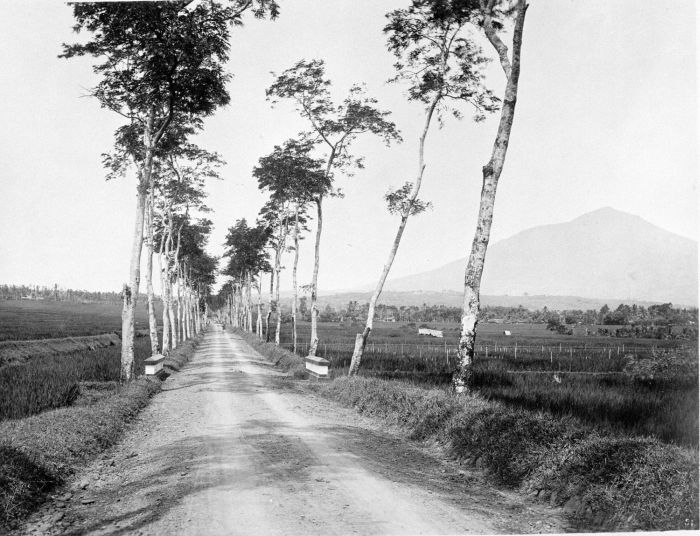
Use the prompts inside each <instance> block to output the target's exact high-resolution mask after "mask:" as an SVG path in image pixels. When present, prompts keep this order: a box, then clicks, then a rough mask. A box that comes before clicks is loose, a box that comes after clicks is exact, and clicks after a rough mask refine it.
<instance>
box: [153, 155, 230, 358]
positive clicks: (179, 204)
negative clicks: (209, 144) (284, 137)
mask: <svg viewBox="0 0 700 536" xmlns="http://www.w3.org/2000/svg"><path fill="white" fill-rule="evenodd" d="M223 165H224V161H223V160H222V159H221V157H220V156H219V155H218V154H217V153H212V152H209V151H206V150H204V149H202V148H200V147H198V146H197V145H195V144H193V143H189V142H186V141H183V142H178V143H173V144H170V145H169V146H168V145H166V146H165V147H164V149H163V151H161V153H160V154H159V155H158V158H157V159H156V161H155V164H154V172H153V175H154V176H155V177H156V180H155V187H156V189H155V203H154V204H155V209H156V212H155V219H154V240H153V242H154V244H156V243H157V244H159V249H158V251H157V253H158V260H159V268H160V281H161V298H162V301H163V352H164V353H168V352H169V351H170V350H172V349H174V348H175V347H176V346H177V340H178V337H177V324H176V320H175V315H174V309H173V306H174V303H173V289H172V285H173V283H174V282H175V281H174V279H175V271H176V266H177V258H178V255H179V253H178V251H177V248H176V244H177V243H178V240H177V238H178V236H179V234H180V231H181V228H182V226H183V225H184V223H185V222H186V221H187V219H188V218H189V217H191V216H192V215H200V216H202V215H204V214H206V213H207V212H209V211H210V209H209V208H208V207H207V206H206V204H205V198H206V190H205V182H206V180H207V179H221V176H220V175H219V168H221V166H223ZM148 276H149V271H148V270H147V272H146V277H147V282H148Z"/></svg>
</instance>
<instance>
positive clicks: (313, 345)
mask: <svg viewBox="0 0 700 536" xmlns="http://www.w3.org/2000/svg"><path fill="white" fill-rule="evenodd" d="M322 204H323V197H321V196H319V197H318V198H317V199H316V220H317V221H316V243H315V245H314V272H313V276H312V278H311V341H310V342H309V355H310V356H315V355H316V350H317V349H318V265H319V258H320V255H321V230H322V228H323V207H322Z"/></svg>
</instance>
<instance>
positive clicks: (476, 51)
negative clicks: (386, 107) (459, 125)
mask: <svg viewBox="0 0 700 536" xmlns="http://www.w3.org/2000/svg"><path fill="white" fill-rule="evenodd" d="M468 4H469V2H461V3H460V2H447V1H438V2H436V1H434V0H413V1H412V2H411V5H410V6H409V7H408V8H405V9H397V10H394V11H391V12H390V13H388V14H387V18H388V19H389V22H388V24H387V25H386V26H385V27H384V33H385V34H388V43H387V46H388V48H389V50H390V51H391V52H392V53H393V54H394V55H395V56H396V57H397V58H398V61H397V62H396V63H395V64H394V67H395V68H396V70H397V71H398V74H397V75H396V76H395V77H394V78H393V79H392V80H391V81H398V80H404V81H407V82H408V83H409V88H408V98H409V100H416V101H419V102H422V103H424V104H429V103H431V102H439V103H440V107H438V119H441V113H440V112H441V110H443V109H444V110H446V111H449V112H451V113H452V114H453V115H454V116H455V117H457V118H460V117H461V112H460V109H459V108H458V107H457V106H455V104H457V103H459V102H466V103H469V104H471V105H472V106H473V107H474V109H475V114H474V120H475V121H481V120H483V119H484V118H485V115H486V114H487V113H490V112H494V111H496V110H497V109H498V103H499V99H498V98H497V97H496V96H495V95H494V94H493V92H492V91H491V90H489V89H488V88H486V87H485V86H484V73H483V69H484V66H485V65H486V64H487V63H488V61H489V60H488V59H487V58H486V57H485V56H484V55H483V53H482V50H481V47H479V46H478V44H477V43H476V42H475V41H474V40H473V38H471V37H470V36H469V34H468V33H467V32H466V29H465V28H466V26H467V25H468V24H469V23H473V22H474V18H475V12H474V10H473V7H474V6H471V5H468Z"/></svg>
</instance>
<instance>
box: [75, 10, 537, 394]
mask: <svg viewBox="0 0 700 536" xmlns="http://www.w3.org/2000/svg"><path fill="white" fill-rule="evenodd" d="M186 4H187V3H186V2H171V3H155V4H150V3H145V4H135V3H123V4H122V3H117V4H77V5H75V6H74V8H73V9H74V15H75V18H76V20H77V24H76V26H75V29H76V31H81V30H86V31H88V32H89V33H90V39H89V40H87V41H86V42H83V43H78V44H72V45H64V52H63V54H62V56H63V57H66V58H70V57H73V56H83V55H91V56H94V57H95V58H96V59H98V63H96V64H95V66H94V71H95V72H96V74H97V75H99V76H100V81H99V82H98V84H97V86H96V87H94V88H93V90H92V92H91V93H92V95H93V96H94V97H96V98H97V99H98V100H99V102H100V103H101V105H102V106H103V107H105V108H108V109H110V110H112V111H114V112H115V113H117V114H119V115H120V116H122V117H123V118H125V119H126V123H125V124H124V125H122V126H121V127H120V128H118V129H117V131H116V133H115V146H114V150H113V151H112V153H110V154H107V155H105V157H104V162H105V166H106V167H107V168H108V170H109V174H108V177H115V176H122V175H124V174H125V173H126V172H127V170H128V169H131V168H133V169H135V171H136V177H137V196H136V198H137V199H136V218H135V226H134V239H133V247H132V255H131V263H130V278H129V282H128V283H127V284H125V285H124V289H123V312H122V337H123V347H122V378H123V379H124V380H128V379H130V378H131V377H132V375H133V335H134V305H135V301H136V296H137V295H138V288H139V283H140V274H141V272H140V257H141V251H142V248H143V244H144V238H145V243H146V247H147V269H146V277H147V295H148V300H149V317H150V319H151V332H152V340H153V343H152V346H153V351H154V352H156V351H158V339H157V330H156V327H155V326H156V319H155V314H154V308H153V288H152V281H151V273H152V259H153V255H154V253H155V252H156V244H158V249H157V252H158V258H159V260H160V262H161V284H163V285H164V291H163V302H164V318H163V323H164V326H165V325H168V326H169V327H168V328H167V332H166V333H164V348H163V349H164V351H166V352H167V351H168V350H169V349H171V348H172V347H174V346H175V345H176V344H177V342H178V341H180V340H182V337H183V334H184V336H185V337H186V336H188V335H189V334H190V332H191V331H195V332H196V331H197V330H198V329H199V324H200V322H201V317H200V313H201V307H200V301H201V299H202V295H203V294H206V292H207V291H208V288H209V285H210V284H211V282H212V281H213V274H214V270H215V264H216V260H215V259H213V258H211V257H209V256H208V255H207V254H206V253H205V252H204V249H203V248H204V245H205V243H206V237H207V234H208V232H209V230H210V227H211V222H209V221H208V220H206V219H202V218H200V219H199V220H196V221H195V220H194V219H193V214H199V213H201V212H203V211H205V209H206V207H205V206H204V204H203V202H202V198H203V192H202V189H201V188H202V180H203V179H204V178H211V177H216V176H217V173H216V168H217V167H218V166H219V165H221V164H222V162H221V161H220V159H219V158H218V156H217V155H215V154H212V153H208V152H207V151H205V150H203V149H200V148H198V147H197V146H195V145H194V144H192V143H191V141H190V139H191V138H192V136H193V135H195V134H196V133H198V132H199V131H200V130H201V129H202V126H203V123H202V121H203V118H205V117H207V116H209V115H211V114H212V113H214V111H215V110H216V109H217V108H218V107H220V106H222V105H225V104H227V103H228V102H229V95H228V92H227V90H226V83H227V82H228V79H229V75H228V74H227V73H226V72H225V69H224V64H225V62H226V61H227V59H228V52H229V38H230V29H231V27H233V26H236V25H239V24H241V21H242V15H243V13H244V12H246V11H248V10H251V11H252V12H253V13H254V14H255V16H258V17H265V16H268V15H269V16H271V17H276V16H277V11H278V7H277V5H276V3H275V2H274V0H233V1H231V2H228V3H225V4H223V5H220V4H217V3H214V2H210V3H201V4H196V3H195V4H194V5H195V7H191V8H188V7H187V6H186ZM526 9H527V3H526V1H525V0H413V1H412V2H411V4H410V6H409V7H408V8H406V9H400V10H395V11H393V12H391V13H389V14H388V18H389V23H388V24H387V26H386V28H385V33H386V34H387V35H388V47H389V50H390V51H391V52H393V53H394V54H395V55H396V56H397V59H398V61H397V63H396V69H397V75H396V77H395V81H407V82H408V84H409V91H408V95H409V99H411V100H416V101H419V102H422V103H424V104H425V106H426V111H425V122H424V128H423V130H422V132H421V134H420V136H419V146H418V162H417V170H416V176H415V178H414V180H413V181H409V182H407V183H406V184H404V185H403V186H402V187H401V188H399V189H397V190H395V191H393V192H390V193H388V194H387V195H386V201H387V203H388V208H389V211H390V212H392V213H394V214H397V215H398V216H399V218H400V223H399V227H398V230H397V233H396V237H395V239H394V242H393V244H392V247H391V250H390V254H389V258H388V260H387V263H386V265H385V267H384V269H383V271H382V273H381V276H380V278H379V281H378V283H377V286H376V289H375V292H374V295H373V296H372V299H371V301H370V306H369V309H368V317H367V322H366V325H365V329H364V331H363V333H361V334H358V336H357V339H356V347H355V352H354V356H353V363H352V365H351V374H356V373H357V371H358V370H359V367H360V364H361V359H362V352H363V349H364V347H365V345H366V343H367V340H368V338H369V336H370V333H371V331H372V320H373V317H374V310H375V306H376V303H377V300H378V299H379V296H380V294H381V291H382V288H383V285H384V282H385V280H386V278H387V276H388V274H389V271H390V269H391V265H392V263H393V259H394V257H395V254H396V251H397V250H398V247H399V245H400V241H401V237H402V234H403V232H404V229H405V227H406V224H407V221H408V219H409V217H410V216H412V215H415V214H418V213H420V212H422V211H424V210H425V209H426V208H427V207H428V206H429V203H426V202H424V201H421V200H420V199H419V198H418V194H419V191H420V187H421V183H422V179H423V174H424V171H425V168H426V158H425V142H426V138H427V134H428V131H429V129H430V126H431V123H432V121H433V118H437V119H438V120H440V121H442V119H443V114H444V113H446V112H451V113H453V114H454V115H455V116H456V117H460V116H461V114H462V111H461V110H460V109H459V105H460V104H463V103H468V104H469V105H471V106H472V107H473V108H474V109H475V111H476V113H475V116H474V117H475V119H476V120H481V119H483V117H484V115H485V114H486V113H490V112H494V111H496V110H497V109H499V107H500V112H501V117H500V122H499V126H498V132H497V135H496V140H495V142H494V146H493V151H492V155H491V159H490V160H489V162H488V163H487V164H486V165H485V166H484V167H483V170H482V175H483V176H482V181H483V186H482V193H481V199H480V205H479V218H478V222H477V228H476V233H475V235H474V240H473V243H472V248H471V252H470V255H469V260H468V264H467V267H466V270H465V292H464V304H463V310H462V320H461V325H462V327H461V336H460V345H459V355H460V365H459V369H458V370H457V371H456V372H455V376H454V387H455V390H457V391H458V392H461V391H463V390H464V389H465V388H466V387H467V386H468V385H469V383H470V377H471V370H472V363H473V357H474V344H475V338H476V329H477V321H478V312H479V287H480V282H481V275H482V272H483V265H484V260H485V256H486V249H487V246H488V241H489V235H490V228H491V222H492V218H493V208H494V201H495V195H496V188H497V184H498V180H499V178H500V174H501V171H502V169H503V165H504V162H505V155H506V150H507V147H508V142H509V138H510V131H511V128H512V124H513V118H514V112H515V103H516V97H517V91H518V80H519V74H520V52H521V45H522V34H523V26H524V20H525V12H526ZM510 26H512V32H511V33H512V50H511V51H510V54H509V50H508V47H507V46H506V45H505V42H504V40H503V35H504V33H506V30H507V27H510ZM470 30H471V31H472V33H470ZM473 30H476V32H477V33H480V34H481V35H483V36H484V37H485V41H486V42H488V43H489V46H490V47H491V48H492V49H493V50H494V51H495V55H496V56H497V58H498V60H499V62H500V64H501V66H502V68H503V71H504V73H505V76H506V87H505V94H504V98H503V100H502V103H499V99H498V98H497V97H496V96H495V95H494V94H493V93H492V92H491V91H490V90H489V89H488V88H487V87H485V84H484V76H483V72H482V69H483V66H484V65H485V63H486V62H487V61H489V59H490V58H489V57H488V56H487V55H486V54H485V53H484V52H483V51H482V48H481V47H480V46H479V44H478V43H477V41H476V40H475V32H474V31H473ZM329 86H330V80H328V79H327V78H326V76H325V65H324V63H323V61H322V60H311V61H306V60H301V61H299V62H298V63H296V64H295V65H293V66H292V67H291V68H289V69H287V70H286V71H284V72H283V73H281V74H280V75H278V76H276V78H275V81H274V82H273V84H272V85H271V86H270V87H269V88H268V90H267V97H268V99H269V100H270V101H271V102H272V103H273V104H275V103H277V102H279V101H282V100H285V101H291V102H292V103H293V104H294V107H295V109H296V111H297V112H298V113H299V114H300V116H301V117H303V118H304V119H305V120H306V121H307V123H308V126H309V128H308V130H307V131H305V132H302V133H301V134H300V135H299V137H298V139H294V140H288V141H287V142H285V143H284V144H283V145H282V146H278V147H275V148H274V150H273V152H272V153H271V154H270V155H268V156H266V157H263V158H261V159H260V162H259V165H258V166H257V167H256V168H255V170H254V172H253V174H254V176H255V177H257V179H258V184H259V186H260V188H261V189H263V190H265V191H267V192H268V193H269V195H270V197H269V201H268V202H267V204H266V205H265V207H263V209H262V210H261V213H260V217H259V220H258V222H256V225H255V227H249V226H248V224H247V222H246V221H245V220H240V221H239V222H237V223H236V225H235V226H234V227H232V228H231V229H230V230H229V231H230V232H229V236H228V237H227V247H228V249H227V252H226V256H227V257H228V259H229V261H228V266H227V267H226V270H225V272H226V273H227V274H228V275H229V276H231V277H232V278H233V279H232V281H231V282H230V284H229V286H228V290H229V291H230V299H229V308H228V310H229V314H230V316H231V319H232V321H234V322H235V323H237V324H240V325H242V326H243V327H245V328H246V329H250V330H252V297H251V294H252V288H253V286H256V287H257V291H258V305H257V307H258V318H257V322H256V328H255V329H256V331H257V332H258V333H259V334H261V331H262V319H261V314H262V299H261V294H262V289H261V286H262V282H261V274H262V272H265V271H269V272H270V274H271V277H270V297H269V308H268V314H267V320H266V323H267V324H268V327H267V330H266V331H267V337H268V339H269V337H270V329H269V319H270V315H271V314H272V312H273V310H274V309H279V307H278V302H279V280H280V277H279V276H280V271H281V257H282V254H283V252H284V251H285V250H286V249H288V246H287V240H288V239H289V235H290V233H291V235H292V241H293V244H294V245H293V246H292V247H291V249H293V250H294V251H295V262H294V269H293V275H294V280H295V281H294V283H295V284H294V287H295V289H296V288H297V285H296V277H295V275H296V263H297V259H298V252H299V243H300V239H301V233H302V232H303V231H304V230H306V222H307V220H308V219H309V218H310V217H311V216H310V214H309V208H310V207H311V206H313V205H315V209H316V210H315V218H316V236H315V243H314V266H313V275H312V280H311V284H310V285H309V289H310V291H311V341H310V354H311V355H315V353H316V349H317V347H318V340H319V338H318V326H317V319H318V313H319V311H318V302H317V292H318V274H319V268H320V245H321V233H322V224H323V211H322V208H323V200H324V199H325V198H326V197H327V196H340V195H342V194H341V191H340V189H339V188H338V187H337V186H336V175H337V174H345V175H351V174H352V171H353V169H354V168H358V167H362V165H363V164H362V157H361V156H358V155H356V154H353V152H352V151H351V149H352V146H353V142H354V141H355V140H356V139H357V138H358V137H359V136H361V135H364V134H374V135H375V136H378V137H379V138H380V139H382V140H383V141H384V142H385V143H386V144H387V145H389V144H390V143H391V142H394V141H401V137H400V135H399V133H398V130H397V129H396V126H395V124H394V123H393V122H391V121H390V120H388V115H389V112H388V111H384V110H380V109H378V108H377V106H376V104H377V102H376V100H375V99H372V98H371V97H368V96H367V95H366V93H365V90H364V88H363V87H362V86H361V85H355V86H353V87H352V88H351V89H350V92H349V95H348V96H347V97H346V98H345V100H343V101H342V102H340V103H335V102H333V101H332V99H331V97H330V92H329V90H328V87H329ZM499 104H500V106H499ZM315 154H319V155H320V157H318V158H317V157H315V156H314V155H315ZM266 249H271V250H272V251H273V253H274V259H275V260H274V266H273V265H270V264H269V261H268V260H267V255H266V252H265V250H266ZM275 281H276V282H277V285H276V287H275ZM173 285H175V286H173ZM175 296H177V298H175ZM296 301H297V300H296V290H295V299H294V305H293V318H294V319H295V318H296V309H297V307H296ZM173 304H175V305H176V307H177V313H175V311H174V306H173ZM234 310H235V314H233V311H234ZM176 319H177V320H176ZM279 326H280V315H279V313H278V315H277V329H276V336H275V339H276V342H278V343H279ZM165 329H166V328H164V331H165ZM295 333H296V322H295ZM295 340H296V335H295Z"/></svg>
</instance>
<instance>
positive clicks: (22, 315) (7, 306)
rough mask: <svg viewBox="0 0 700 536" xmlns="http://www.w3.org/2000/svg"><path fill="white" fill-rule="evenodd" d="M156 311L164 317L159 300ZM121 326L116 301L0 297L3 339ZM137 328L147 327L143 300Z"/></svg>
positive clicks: (91, 331)
mask: <svg viewBox="0 0 700 536" xmlns="http://www.w3.org/2000/svg"><path fill="white" fill-rule="evenodd" d="M156 315H158V318H161V309H160V305H159V304H158V305H157V306H156ZM121 329H122V320H121V305H120V304H117V303H77V302H67V301H51V300H0V341H5V340H29V339H56V338H61V337H73V336H79V335H99V334H101V333H110V332H117V333H121ZM136 329H137V330H142V329H148V316H147V310H146V305H145V301H144V300H141V301H139V303H138V304H137V307H136Z"/></svg>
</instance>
